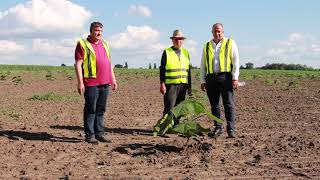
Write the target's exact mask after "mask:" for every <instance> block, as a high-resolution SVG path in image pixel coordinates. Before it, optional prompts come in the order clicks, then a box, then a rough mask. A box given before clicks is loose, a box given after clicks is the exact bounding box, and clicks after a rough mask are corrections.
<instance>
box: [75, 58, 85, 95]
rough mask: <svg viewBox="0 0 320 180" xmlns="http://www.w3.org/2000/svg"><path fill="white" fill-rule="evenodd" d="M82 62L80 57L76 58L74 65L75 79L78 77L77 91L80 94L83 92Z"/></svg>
mask: <svg viewBox="0 0 320 180" xmlns="http://www.w3.org/2000/svg"><path fill="white" fill-rule="evenodd" d="M82 63H83V60H82V59H80V60H76V64H75V65H74V66H75V70H76V75H77V79H78V93H79V94H80V95H83V93H84V84H83V75H82Z"/></svg>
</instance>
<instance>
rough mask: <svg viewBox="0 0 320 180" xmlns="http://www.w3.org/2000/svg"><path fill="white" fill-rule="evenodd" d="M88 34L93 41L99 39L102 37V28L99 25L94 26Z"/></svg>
mask: <svg viewBox="0 0 320 180" xmlns="http://www.w3.org/2000/svg"><path fill="white" fill-rule="evenodd" d="M90 36H91V38H93V40H95V41H97V40H101V38H102V28H101V27H99V26H96V27H94V28H93V29H92V30H91V32H90Z"/></svg>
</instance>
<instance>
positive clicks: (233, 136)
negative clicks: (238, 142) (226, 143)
mask: <svg viewBox="0 0 320 180" xmlns="http://www.w3.org/2000/svg"><path fill="white" fill-rule="evenodd" d="M228 138H236V134H235V132H234V131H230V132H228Z"/></svg>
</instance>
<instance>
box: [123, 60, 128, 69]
mask: <svg viewBox="0 0 320 180" xmlns="http://www.w3.org/2000/svg"><path fill="white" fill-rule="evenodd" d="M124 68H126V69H128V63H127V61H126V63H125V64H124Z"/></svg>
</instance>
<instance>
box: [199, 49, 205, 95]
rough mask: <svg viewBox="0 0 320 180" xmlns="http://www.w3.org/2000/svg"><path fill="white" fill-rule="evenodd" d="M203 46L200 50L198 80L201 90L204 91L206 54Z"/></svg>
mask: <svg viewBox="0 0 320 180" xmlns="http://www.w3.org/2000/svg"><path fill="white" fill-rule="evenodd" d="M205 48H206V47H205V46H204V48H203V51H202V58H201V64H200V81H201V90H202V91H206V71H207V70H206V55H205Z"/></svg>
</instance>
